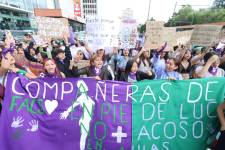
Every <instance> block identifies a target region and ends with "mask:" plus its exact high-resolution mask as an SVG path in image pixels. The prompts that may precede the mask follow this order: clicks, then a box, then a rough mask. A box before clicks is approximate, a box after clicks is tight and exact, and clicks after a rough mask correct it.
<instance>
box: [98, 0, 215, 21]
mask: <svg viewBox="0 0 225 150" xmlns="http://www.w3.org/2000/svg"><path fill="white" fill-rule="evenodd" d="M213 1H214V0H151V8H150V18H151V17H153V18H154V19H156V20H157V21H167V20H168V19H169V17H171V16H172V14H173V12H174V8H175V4H176V2H177V7H176V10H175V11H176V12H177V11H178V10H179V9H180V8H181V7H182V6H181V5H186V4H190V5H201V6H193V8H194V9H199V8H207V7H210V6H211V5H212V3H213ZM99 2H100V9H101V12H100V13H101V14H102V15H103V16H106V17H118V16H120V15H121V13H122V12H121V11H122V10H124V9H126V8H131V9H133V10H134V17H135V19H137V20H138V22H139V23H144V22H145V21H146V19H147V16H148V6H149V0H99Z"/></svg>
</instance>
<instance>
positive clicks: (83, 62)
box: [74, 60, 90, 69]
mask: <svg viewBox="0 0 225 150" xmlns="http://www.w3.org/2000/svg"><path fill="white" fill-rule="evenodd" d="M74 66H75V67H77V68H78V69H82V68H85V67H89V66H90V61H89V60H80V61H78V62H77V63H75V64H74Z"/></svg>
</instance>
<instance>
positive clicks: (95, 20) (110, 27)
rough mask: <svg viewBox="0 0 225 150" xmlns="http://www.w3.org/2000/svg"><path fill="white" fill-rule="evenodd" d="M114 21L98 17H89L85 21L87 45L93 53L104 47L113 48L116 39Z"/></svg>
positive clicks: (116, 33)
mask: <svg viewBox="0 0 225 150" xmlns="http://www.w3.org/2000/svg"><path fill="white" fill-rule="evenodd" d="M116 24H117V23H116V21H115V20H110V19H104V18H101V17H99V16H89V17H87V19H86V31H87V39H88V44H89V46H90V47H91V48H92V50H93V51H96V50H97V49H100V48H104V47H113V45H115V43H114V42H113V41H114V40H117V39H118V30H117V25H116Z"/></svg>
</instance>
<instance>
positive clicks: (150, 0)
mask: <svg viewBox="0 0 225 150" xmlns="http://www.w3.org/2000/svg"><path fill="white" fill-rule="evenodd" d="M151 2H152V0H149V5H148V18H147V20H150V19H149V17H150V8H151Z"/></svg>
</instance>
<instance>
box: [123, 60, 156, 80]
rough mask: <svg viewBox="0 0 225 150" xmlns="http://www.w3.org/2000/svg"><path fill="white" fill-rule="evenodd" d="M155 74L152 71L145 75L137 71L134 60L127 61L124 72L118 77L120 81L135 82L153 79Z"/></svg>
mask: <svg viewBox="0 0 225 150" xmlns="http://www.w3.org/2000/svg"><path fill="white" fill-rule="evenodd" d="M154 78H155V74H154V73H153V72H152V71H147V73H144V72H141V71H138V64H137V62H136V61H135V60H129V61H128V62H127V65H126V69H125V72H123V73H122V74H121V76H120V81H126V82H136V81H141V80H144V79H154Z"/></svg>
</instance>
